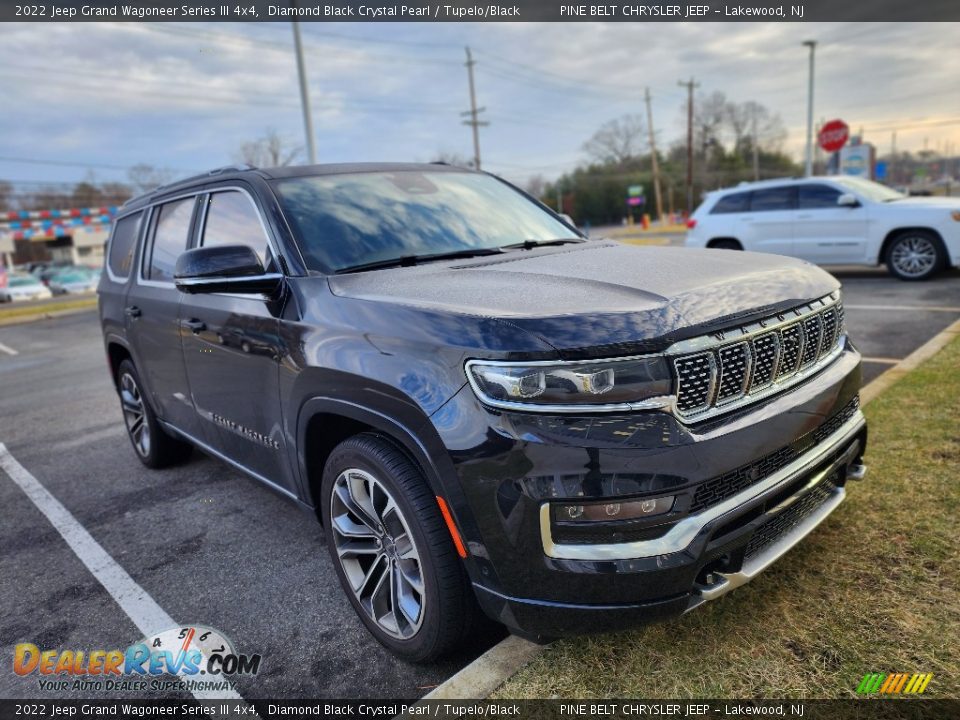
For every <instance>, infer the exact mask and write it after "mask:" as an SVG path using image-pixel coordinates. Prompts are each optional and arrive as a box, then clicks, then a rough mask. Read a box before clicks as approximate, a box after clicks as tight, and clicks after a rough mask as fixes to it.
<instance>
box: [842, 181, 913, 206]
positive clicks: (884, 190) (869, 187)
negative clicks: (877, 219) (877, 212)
mask: <svg viewBox="0 0 960 720" xmlns="http://www.w3.org/2000/svg"><path fill="white" fill-rule="evenodd" d="M833 180H835V181H836V182H837V183H839V184H840V185H845V186H846V187H847V188H849V189H850V190H852V191H853V192H855V193H856V194H857V195H859V196H860V197H862V198H865V199H867V200H873V201H874V202H890V201H891V200H902V199H903V198H905V197H906V195H904V194H903V193H900V192H897V191H896V190H892V189H891V188H888V187H887V186H886V185H881V184H880V183H875V182H873V181H872V180H864V179H862V178H856V177H837V178H833Z"/></svg>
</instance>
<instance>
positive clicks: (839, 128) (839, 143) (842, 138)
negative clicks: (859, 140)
mask: <svg viewBox="0 0 960 720" xmlns="http://www.w3.org/2000/svg"><path fill="white" fill-rule="evenodd" d="M849 137H850V128H848V127H847V124H846V123H845V122H844V121H843V120H831V121H830V122H828V123H824V125H823V127H821V128H820V133H819V134H818V135H817V142H819V143H820V147H822V148H823V149H824V150H825V151H826V152H836V151H837V150H839V149H840V148H842V147H843V146H844V145H846V144H847V138H849Z"/></svg>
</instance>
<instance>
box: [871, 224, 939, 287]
mask: <svg viewBox="0 0 960 720" xmlns="http://www.w3.org/2000/svg"><path fill="white" fill-rule="evenodd" d="M884 262H886V264H887V270H889V271H890V274H891V275H893V276H894V277H895V278H899V279H900V280H927V279H928V278H930V277H932V276H934V275H936V274H937V273H938V272H939V271H940V270H941V269H942V268H943V267H944V265H946V262H947V253H946V250H945V249H944V247H943V243H942V242H941V241H940V238H939V237H937V236H936V235H935V234H934V233H932V232H930V231H929V230H905V231H903V232H902V233H900V234H899V235H897V236H896V237H895V238H894V239H893V242H891V243H890V246H889V247H888V248H887V254H886V257H885V258H884Z"/></svg>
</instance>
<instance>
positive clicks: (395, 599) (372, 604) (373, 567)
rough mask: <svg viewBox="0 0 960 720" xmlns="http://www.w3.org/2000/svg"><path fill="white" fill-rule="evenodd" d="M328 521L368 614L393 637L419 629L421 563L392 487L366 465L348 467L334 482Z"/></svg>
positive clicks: (404, 636)
mask: <svg viewBox="0 0 960 720" xmlns="http://www.w3.org/2000/svg"><path fill="white" fill-rule="evenodd" d="M330 522H331V529H332V530H333V539H334V544H335V547H336V551H337V558H338V559H339V561H340V566H341V567H342V568H343V572H344V574H345V575H346V577H347V580H348V582H349V584H350V588H351V589H352V590H353V594H354V596H355V597H356V599H357V601H358V603H359V604H360V607H361V608H363V611H364V612H365V613H366V615H367V617H369V618H370V619H371V620H373V621H374V622H375V623H376V624H377V626H378V627H379V628H380V629H381V630H383V632H385V633H387V634H388V635H390V636H391V637H395V638H399V639H401V640H406V639H409V638H411V637H413V636H414V635H416V633H417V631H418V630H419V629H420V625H421V624H422V622H423V617H424V604H425V600H426V597H425V592H424V587H423V571H422V568H423V566H422V564H421V560H420V553H419V551H418V549H417V545H416V542H415V541H414V538H413V535H412V533H411V532H410V527H409V524H408V523H407V520H406V518H405V517H404V516H403V513H402V512H401V510H400V507H399V506H398V505H397V503H396V501H395V500H394V498H393V496H392V495H391V494H390V491H389V490H387V488H386V487H385V486H384V484H383V483H381V482H380V481H379V480H377V479H376V478H375V477H374V476H373V475H371V474H370V473H368V472H366V471H364V470H360V469H357V468H350V469H347V470H344V471H343V472H342V473H340V475H339V476H337V479H336V481H334V484H333V492H332V493H331V498H330Z"/></svg>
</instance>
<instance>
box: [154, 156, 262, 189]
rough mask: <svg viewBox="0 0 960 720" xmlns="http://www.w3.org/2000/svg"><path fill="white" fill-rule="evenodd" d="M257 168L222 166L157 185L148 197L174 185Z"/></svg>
mask: <svg viewBox="0 0 960 720" xmlns="http://www.w3.org/2000/svg"><path fill="white" fill-rule="evenodd" d="M256 169H257V168H256V167H254V166H253V165H249V164H247V163H239V164H237V165H224V166H223V167H218V168H214V169H213V170H208V171H207V172H204V173H198V174H197V175H190V176H189V177H185V178H180V179H179V180H172V181H170V182H168V183H164V184H163V185H157V187H155V188H154V189H153V190H151V191H150V192H149V193H147V194H148V195H152V194H153V193H155V192H157V191H158V190H165V189H166V188H169V187H173V186H174V185H182V184H183V183H186V182H193V181H195V180H202V179H203V178H206V177H212V176H214V175H223V173H226V172H243V171H245V170H256Z"/></svg>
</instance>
